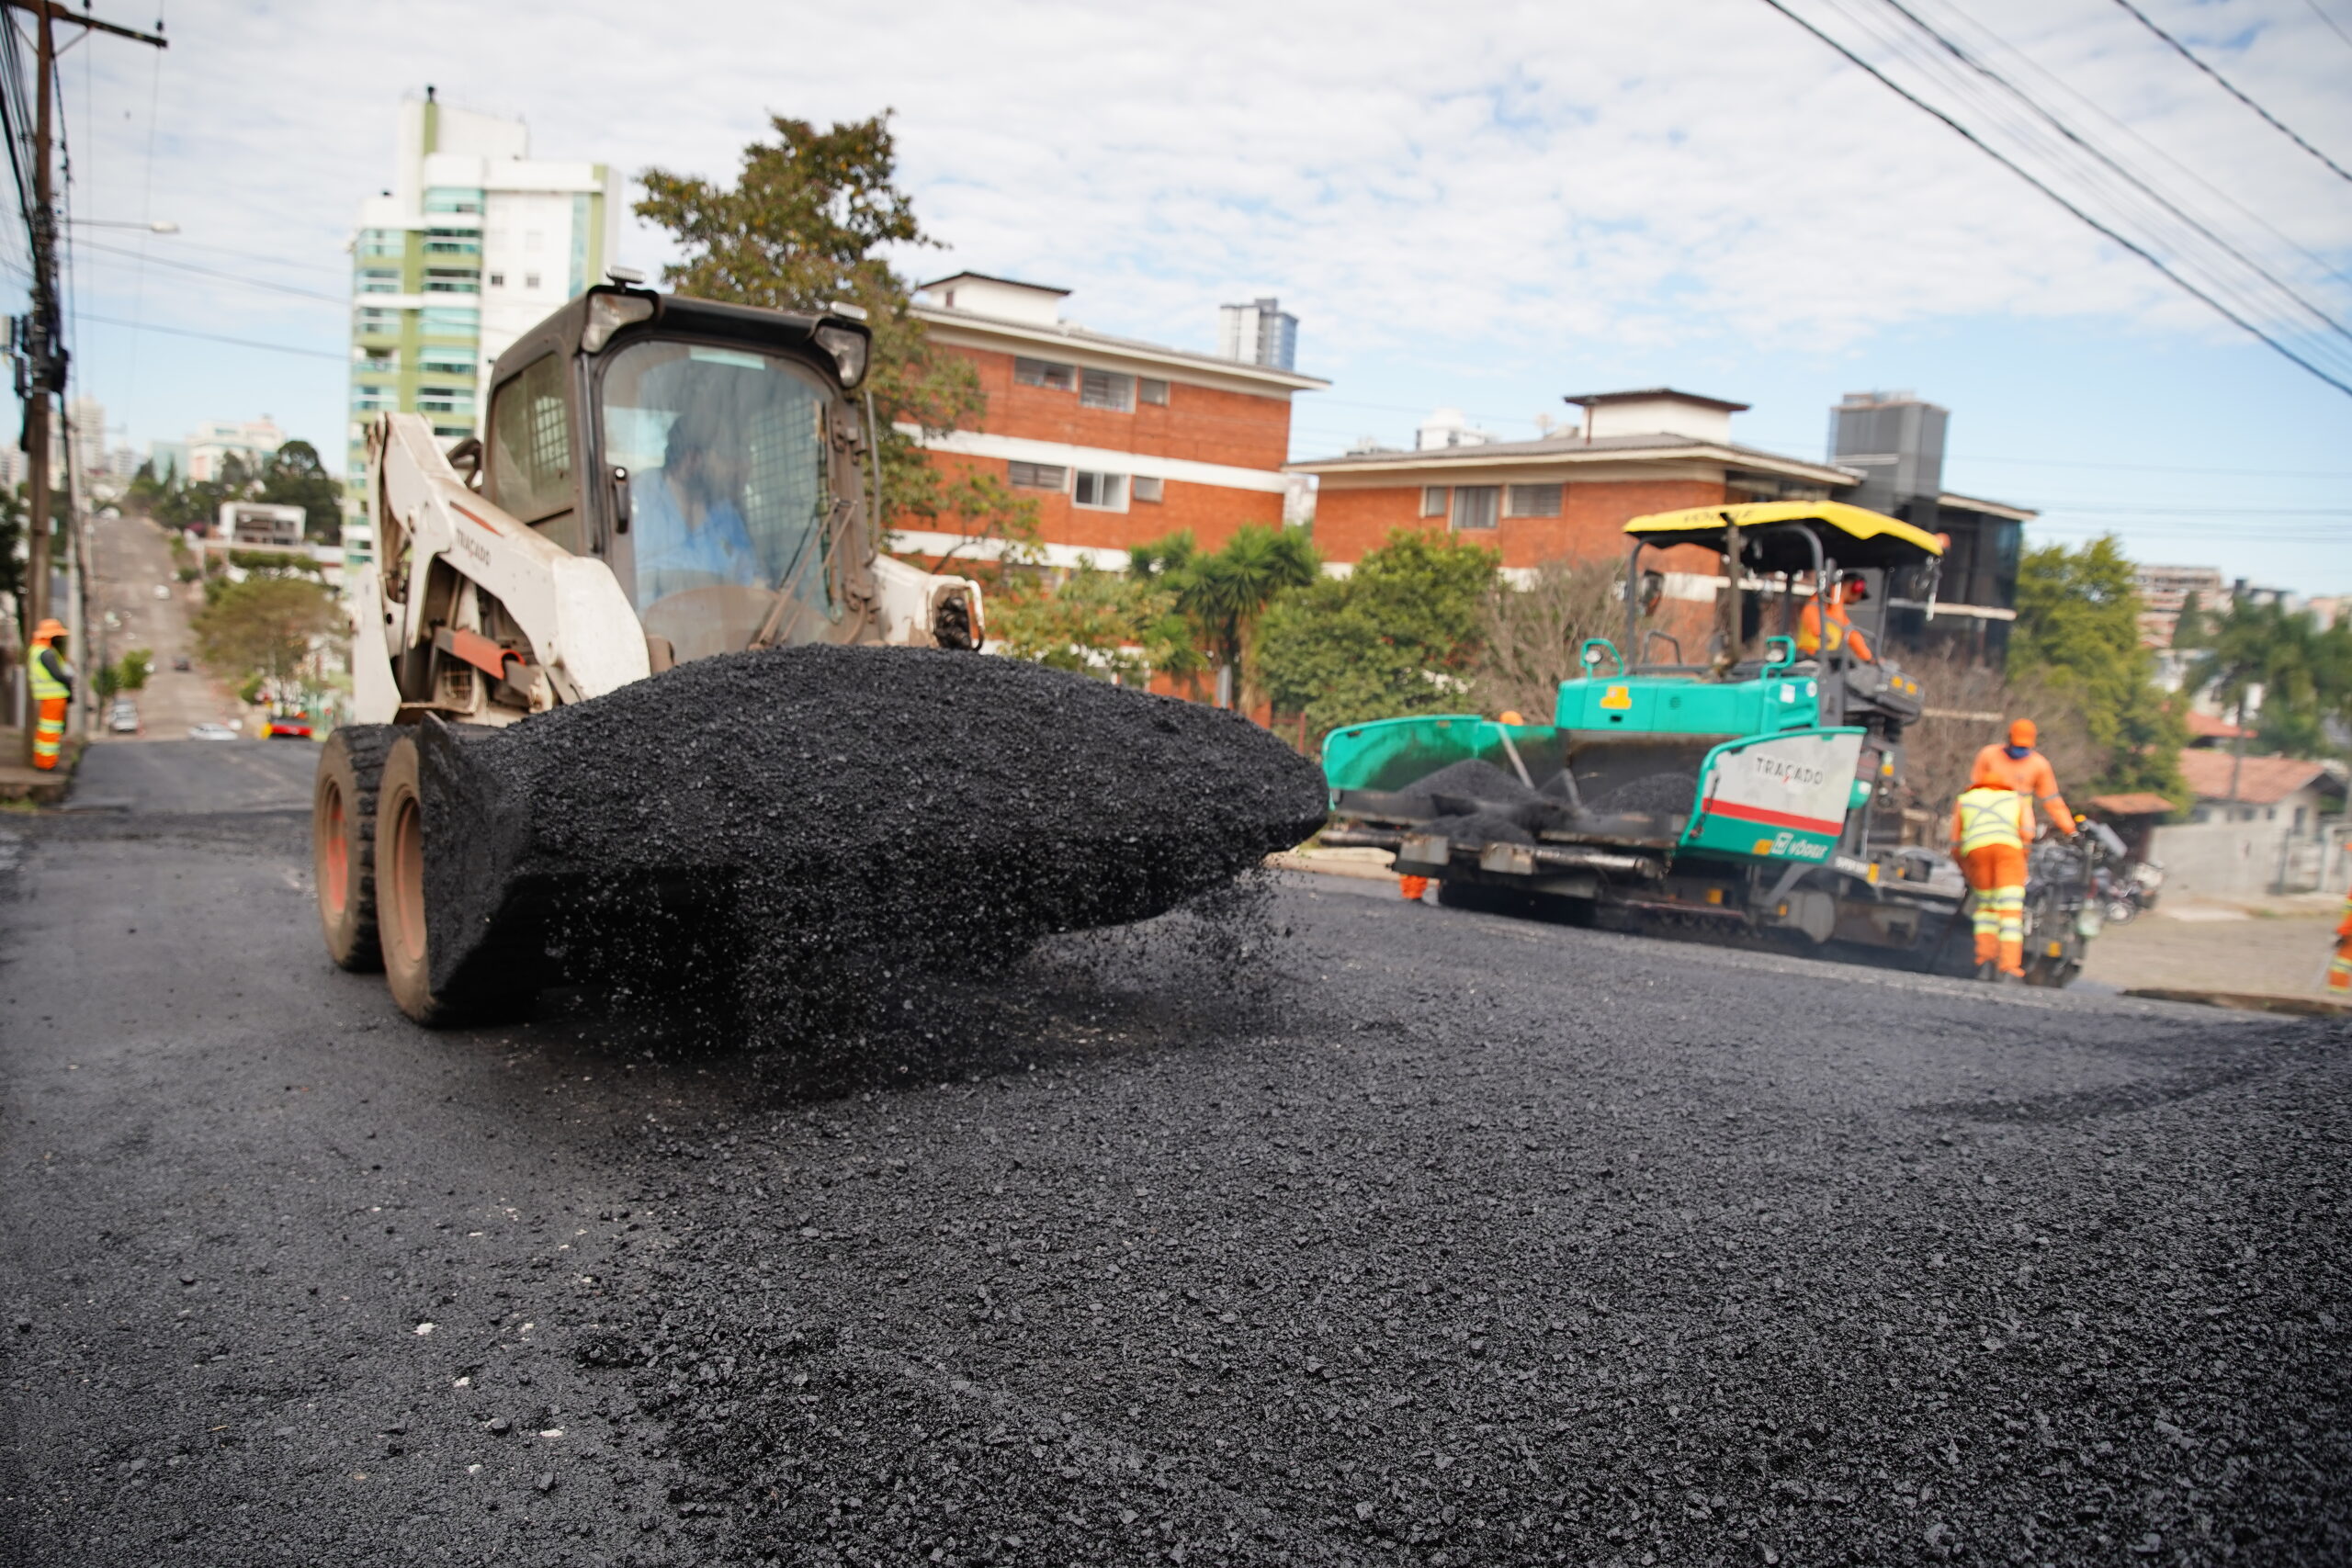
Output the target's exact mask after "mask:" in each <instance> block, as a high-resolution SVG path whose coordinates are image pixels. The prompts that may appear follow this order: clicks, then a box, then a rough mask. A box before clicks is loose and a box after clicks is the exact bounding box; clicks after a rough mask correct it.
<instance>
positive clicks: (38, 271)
mask: <svg viewBox="0 0 2352 1568" xmlns="http://www.w3.org/2000/svg"><path fill="white" fill-rule="evenodd" d="M0 6H6V7H7V8H9V9H13V10H18V11H29V12H31V13H32V14H33V17H34V21H35V28H36V34H37V37H36V43H35V50H34V63H33V100H34V107H33V147H32V154H33V202H32V208H31V210H29V211H28V212H27V213H26V214H25V230H26V238H27V239H28V241H29V242H30V244H31V249H32V258H33V287H32V312H31V314H30V315H29V316H28V318H27V321H26V326H27V331H26V333H24V337H23V341H22V342H20V343H19V344H18V352H19V353H20V354H22V355H24V358H25V361H26V375H25V377H24V389H25V466H26V468H27V470H28V471H27V474H26V479H25V496H26V502H27V507H26V510H27V516H26V519H25V527H26V531H27V534H28V544H29V546H30V548H29V549H28V552H27V553H28V556H29V557H30V559H28V561H27V562H26V572H25V576H26V582H25V624H26V626H27V629H28V630H29V629H30V628H31V627H33V626H39V625H40V623H41V621H42V620H43V619H44V618H46V617H47V616H48V615H49V614H50V604H49V577H50V558H49V555H50V551H49V526H50V525H49V511H50V473H49V412H50V411H49V400H50V398H51V395H52V394H56V395H60V396H62V394H63V393H64V391H65V358H66V355H65V344H64V335H65V334H64V332H63V330H62V328H63V325H64V323H63V322H62V321H60V320H59V319H58V309H57V186H56V183H55V177H54V175H52V174H51V169H50V155H49V149H50V142H51V141H52V140H53V137H52V135H51V130H52V128H51V124H50V103H51V96H52V95H51V85H52V83H54V81H55V80H56V76H57V30H56V24H57V23H59V22H67V23H71V24H72V25H74V26H75V27H78V28H82V29H83V30H84V32H85V34H87V33H91V32H102V33H112V34H113V35H115V36H116V37H118V38H127V39H133V40H134V41H136V42H139V43H143V44H150V45H153V47H154V48H156V49H162V48H164V47H165V45H164V36H163V31H162V28H163V24H162V23H160V22H158V23H157V24H156V29H157V30H156V31H154V32H152V33H142V32H139V31H137V30H135V29H133V28H125V27H119V26H117V25H116V24H115V23H113V22H102V21H99V20H98V19H97V18H96V17H93V16H90V15H88V14H86V13H83V14H78V15H77V14H76V13H74V12H73V11H69V10H67V9H66V8H65V7H64V6H61V5H59V4H58V3H57V0H0ZM12 85H13V84H12ZM67 462H68V464H69V466H70V464H71V463H72V454H71V453H69V454H67ZM67 526H68V527H69V528H70V527H71V526H73V523H72V520H71V519H70V518H69V519H68V521H67ZM69 542H70V541H69ZM73 651H74V653H75V654H76V655H78V656H80V657H81V659H82V660H83V662H84V663H85V664H87V663H88V661H89V656H88V652H87V650H86V649H80V648H76V649H74V650H73ZM88 679H89V677H88V676H87V675H86V674H85V676H84V680H85V681H87V680H88ZM32 700H33V699H32V682H30V681H27V682H25V711H24V715H23V717H24V725H25V759H26V761H31V760H32V748H33V728H34V726H33V719H34V714H33V706H32Z"/></svg>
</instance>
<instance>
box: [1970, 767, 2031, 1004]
mask: <svg viewBox="0 0 2352 1568" xmlns="http://www.w3.org/2000/svg"><path fill="white" fill-rule="evenodd" d="M2032 838H2033V802H2032V801H2031V800H2030V799H2029V798H2027V797H2026V796H2025V795H2020V794H2018V792H2017V791H2016V790H2013V789H2008V788H2006V787H2004V786H2003V785H2001V784H1985V783H1982V782H1980V783H1978V784H1975V785H1974V786H1973V787H1972V788H1970V789H1968V790H1965V791H1963V792H1962V795H1961V797H1960V798H1959V799H1958V800H1957V801H1955V802H1954V803H1953V804H1952V812H1951V854H1952V859H1954V860H1956V861H1958V862H1959V863H1960V869H1961V871H1962V873H1963V874H1965V875H1966V876H1967V878H1968V887H1969V891H1970V892H1971V893H1972V894H1973V895H1974V897H1973V898H1972V899H1971V900H1970V905H1969V908H1970V911H1971V916H1972V919H1973V922H1974V925H1975V930H1976V973H1977V974H1978V976H1980V977H1985V978H1990V977H1991V976H1990V974H1989V971H1991V970H1992V969H1994V968H1996V967H1997V968H1998V970H1999V973H2000V974H2001V975H2002V976H2003V977H2005V978H2016V979H2020V980H2021V979H2023V978H2024V977H2025V847H2026V844H2027V843H2028V842H2029V841H2030V840H2031V839H2032Z"/></svg>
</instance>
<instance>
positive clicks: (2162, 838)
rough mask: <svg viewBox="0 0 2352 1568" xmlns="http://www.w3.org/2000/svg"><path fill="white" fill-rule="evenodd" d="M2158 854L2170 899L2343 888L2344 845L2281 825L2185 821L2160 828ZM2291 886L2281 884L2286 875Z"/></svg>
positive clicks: (2260, 894) (2235, 896) (2287, 882)
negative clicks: (2185, 896)
mask: <svg viewBox="0 0 2352 1568" xmlns="http://www.w3.org/2000/svg"><path fill="white" fill-rule="evenodd" d="M2153 852H2154V856H2155V859H2156V860H2157V861H2158V862H2159V863H2162V864H2163V866H2164V868H2165V888H2164V890H2165V896H2166V897H2170V896H2171V895H2173V894H2176V893H2187V894H2194V895H2202V896H2204V897H2211V898H2258V897H2263V896H2264V895H2266V894H2270V893H2276V892H2280V891H2287V892H2302V891H2308V890H2311V889H2312V888H2313V887H2314V886H2322V885H2324V886H2329V887H2340V886H2343V882H2344V875H2345V868H2344V867H2343V866H2342V865H2341V864H2340V862H2341V861H2342V860H2343V852H2342V850H2341V848H2340V847H2339V846H2337V845H2336V844H2334V843H2331V842H2329V841H2328V840H2320V839H2314V838H2312V836H2311V835H2309V834H2304V835H2301V836H2298V835H2296V834H2295V833H2294V831H2293V830H2292V829H2291V828H2290V827H2288V826H2286V825H2284V824H2281V823H2278V822H2185V823H2178V824H2175V825H2173V826H2170V827H2165V828H2159V829H2156V830H2155V835H2154V844H2153ZM2282 873H2283V874H2285V875H2286V878H2287V880H2286V883H2285V885H2284V886H2283V887H2282V886H2281V880H2280V879H2281V874H2282Z"/></svg>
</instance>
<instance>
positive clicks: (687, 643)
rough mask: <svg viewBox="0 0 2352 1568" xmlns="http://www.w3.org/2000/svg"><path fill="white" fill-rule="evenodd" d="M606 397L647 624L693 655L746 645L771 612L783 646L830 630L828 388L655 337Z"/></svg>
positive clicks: (684, 655)
mask: <svg viewBox="0 0 2352 1568" xmlns="http://www.w3.org/2000/svg"><path fill="white" fill-rule="evenodd" d="M602 401H603V405H604V423H605V431H604V434H605V463H606V464H607V465H608V466H612V467H618V468H626V469H628V514H629V539H630V555H631V558H632V560H633V563H634V567H633V576H634V579H635V581H634V584H633V586H634V590H635V598H636V602H637V609H638V614H639V617H640V618H642V619H643V621H644V623H645V629H646V631H647V632H648V633H649V634H650V635H652V636H657V637H667V638H668V639H669V640H670V643H671V646H672V648H673V649H674V650H675V652H676V656H677V657H678V658H679V659H681V660H686V659H699V658H703V657H706V656H707V655H710V654H714V653H724V652H729V651H732V650H734V649H741V648H743V647H745V646H747V645H748V644H749V643H750V642H751V640H752V637H755V636H757V635H758V634H759V633H760V632H761V631H762V630H763V628H767V627H768V626H769V625H770V622H771V619H772V618H773V619H774V620H775V627H774V630H773V632H772V634H771V635H772V636H773V637H774V639H775V640H776V641H779V642H801V641H809V640H813V639H815V638H816V637H819V636H820V628H822V627H824V626H829V625H830V624H831V621H832V620H833V619H834V617H835V615H836V614H837V608H836V605H835V604H834V566H835V563H834V560H833V558H832V557H833V546H834V541H833V540H832V539H831V537H829V536H828V534H827V528H826V525H827V521H828V518H829V516H830V514H831V498H832V491H831V484H830V483H829V482H828V475H827V473H826V467H825V465H826V454H827V446H826V443H825V439H824V431H823V417H824V411H825V406H826V402H827V393H826V390H825V389H824V387H823V386H822V384H820V382H819V381H818V380H817V378H815V377H814V376H813V375H811V374H810V373H809V371H807V370H805V369H803V368H802V367H799V366H797V365H796V364H794V363H793V362H791V361H790V360H786V359H782V358H777V357H775V356H772V355H763V354H758V353H754V352H752V351H749V350H745V349H738V348H717V347H711V346H708V345H706V344H686V343H671V342H662V341H661V340H659V339H654V340H649V341H644V342H639V343H635V344H630V345H629V346H628V347H627V348H625V349H623V350H621V351H620V353H618V354H617V355H614V356H613V358H612V360H611V362H610V363H609V364H608V365H607V366H606V367H605V374H604V386H603V399H602ZM779 598H781V599H783V600H785V601H786V604H784V605H783V606H782V614H781V615H777V611H778V604H777V601H778V599H779Z"/></svg>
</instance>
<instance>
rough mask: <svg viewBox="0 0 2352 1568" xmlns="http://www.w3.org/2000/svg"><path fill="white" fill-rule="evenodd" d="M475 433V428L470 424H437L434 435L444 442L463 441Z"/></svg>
mask: <svg viewBox="0 0 2352 1568" xmlns="http://www.w3.org/2000/svg"><path fill="white" fill-rule="evenodd" d="M473 433H474V427H473V426H472V425H470V424H436V425H435V426H434V427H433V434H435V435H437V436H439V437H440V438H441V439H442V440H444V441H463V440H464V439H465V438H466V437H467V436H469V435H471V434H473Z"/></svg>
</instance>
